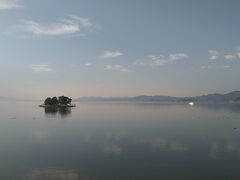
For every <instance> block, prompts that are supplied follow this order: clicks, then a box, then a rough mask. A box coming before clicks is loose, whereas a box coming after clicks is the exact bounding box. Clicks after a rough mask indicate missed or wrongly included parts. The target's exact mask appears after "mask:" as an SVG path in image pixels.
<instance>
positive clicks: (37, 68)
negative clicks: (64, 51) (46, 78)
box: [31, 64, 53, 72]
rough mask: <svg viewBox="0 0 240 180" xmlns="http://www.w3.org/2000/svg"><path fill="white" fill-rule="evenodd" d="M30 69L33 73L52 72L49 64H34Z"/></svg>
mask: <svg viewBox="0 0 240 180" xmlns="http://www.w3.org/2000/svg"><path fill="white" fill-rule="evenodd" d="M31 69H32V70H33V71H34V72H52V71H53V69H52V68H51V67H50V66H49V64H34V65H32V66H31Z"/></svg>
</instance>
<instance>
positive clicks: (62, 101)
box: [44, 96, 72, 105]
mask: <svg viewBox="0 0 240 180" xmlns="http://www.w3.org/2000/svg"><path fill="white" fill-rule="evenodd" d="M71 102H72V99H71V98H69V97H66V96H59V97H58V98H57V97H53V98H50V97H48V98H47V99H45V101H44V104H45V105H68V104H71Z"/></svg>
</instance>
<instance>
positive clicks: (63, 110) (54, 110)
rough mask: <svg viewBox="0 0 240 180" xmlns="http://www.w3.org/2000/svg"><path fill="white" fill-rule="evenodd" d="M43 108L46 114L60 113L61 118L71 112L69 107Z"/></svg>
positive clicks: (54, 114)
mask: <svg viewBox="0 0 240 180" xmlns="http://www.w3.org/2000/svg"><path fill="white" fill-rule="evenodd" d="M44 110H45V114H46V115H47V116H56V115H60V116H61V117H62V118H65V117H67V116H70V115H71V113H72V110H71V108H69V107H61V108H53V107H45V108H44Z"/></svg>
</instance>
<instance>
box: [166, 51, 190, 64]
mask: <svg viewBox="0 0 240 180" xmlns="http://www.w3.org/2000/svg"><path fill="white" fill-rule="evenodd" d="M187 58H188V55H187V54H186V53H175V54H170V55H169V61H172V62H173V61H178V60H181V59H187Z"/></svg>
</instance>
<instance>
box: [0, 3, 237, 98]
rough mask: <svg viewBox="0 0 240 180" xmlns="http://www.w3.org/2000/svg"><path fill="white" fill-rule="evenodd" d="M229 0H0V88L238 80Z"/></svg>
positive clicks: (211, 87) (91, 89)
mask: <svg viewBox="0 0 240 180" xmlns="http://www.w3.org/2000/svg"><path fill="white" fill-rule="evenodd" d="M239 8H240V2H239V1H238V0H221V1H219V0H211V1H210V0H201V1H197V0H141V1H139V0H122V1H117V0H51V1H49V0H41V1H33V0H0V27H1V28H0V49H1V51H0V82H1V89H0V96H13V97H19V98H31V99H39V98H44V97H46V96H53V95H57V96H58V95H62V94H64V95H68V96H72V97H80V96H135V95H142V94H145V95H173V96H192V95H199V94H207V93H213V92H219V93H225V92H228V91H233V90H240V81H239V75H240V72H239V67H240V38H239V37H240V21H239V17H240V11H239Z"/></svg>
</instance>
